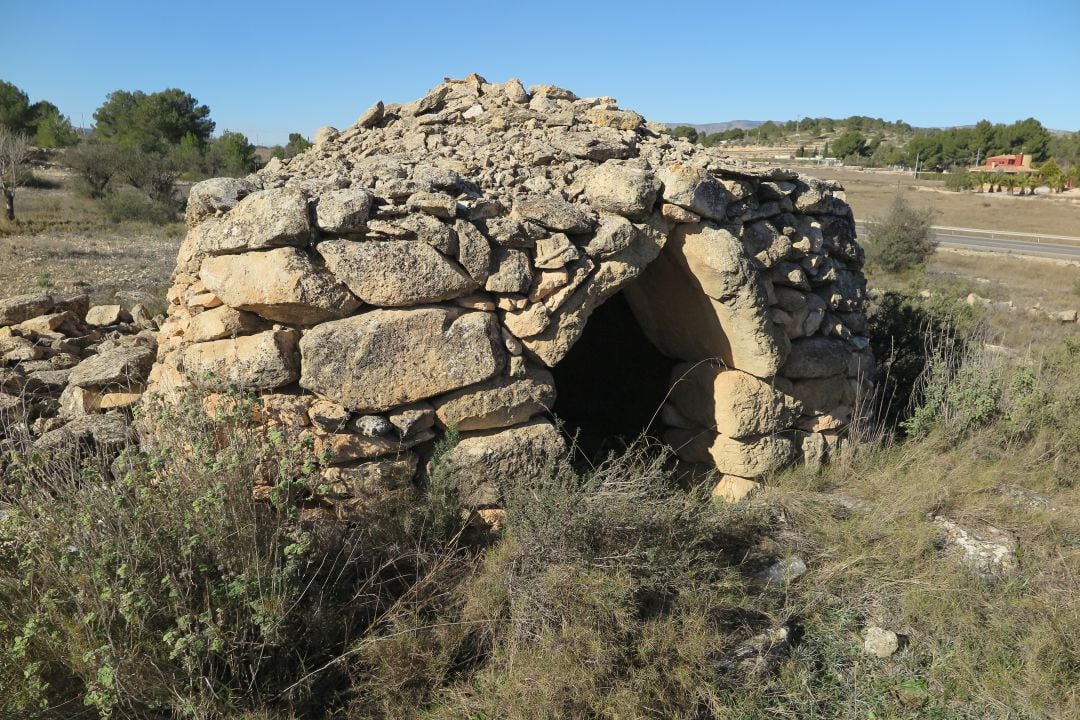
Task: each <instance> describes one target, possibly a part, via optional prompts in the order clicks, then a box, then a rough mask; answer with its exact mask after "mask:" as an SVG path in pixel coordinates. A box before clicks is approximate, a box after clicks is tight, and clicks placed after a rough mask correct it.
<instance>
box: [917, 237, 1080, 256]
mask: <svg viewBox="0 0 1080 720" xmlns="http://www.w3.org/2000/svg"><path fill="white" fill-rule="evenodd" d="M937 241H938V243H939V244H940V245H942V246H943V247H952V248H969V249H971V250H983V251H990V252H1004V253H1014V254H1017V255H1036V256H1039V257H1051V258H1060V259H1064V260H1080V246H1078V245H1054V244H1053V243H1035V242H1027V241H1023V240H1002V239H997V238H995V239H990V238H980V237H957V236H955V235H940V234H939V235H938V236H937Z"/></svg>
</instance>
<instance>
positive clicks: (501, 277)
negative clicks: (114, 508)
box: [484, 247, 533, 294]
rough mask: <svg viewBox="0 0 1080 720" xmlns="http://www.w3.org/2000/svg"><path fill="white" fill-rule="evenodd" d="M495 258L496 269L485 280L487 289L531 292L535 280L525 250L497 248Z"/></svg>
mask: <svg viewBox="0 0 1080 720" xmlns="http://www.w3.org/2000/svg"><path fill="white" fill-rule="evenodd" d="M493 259H494V271H493V272H492V273H491V275H489V276H488V279H487V280H486V281H485V282H484V289H485V290H487V291H488V292H497V293H519V294H524V293H527V292H529V287H530V286H531V285H532V280H533V268H532V264H531V263H530V262H529V256H528V254H526V253H525V251H523V250H517V249H514V248H502V247H500V248H495V252H494V254H493Z"/></svg>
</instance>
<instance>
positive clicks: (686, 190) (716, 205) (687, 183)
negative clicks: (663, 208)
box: [660, 163, 734, 221]
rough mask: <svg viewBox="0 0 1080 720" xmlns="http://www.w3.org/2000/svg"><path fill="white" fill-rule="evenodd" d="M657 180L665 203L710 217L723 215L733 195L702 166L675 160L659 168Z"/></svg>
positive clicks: (717, 217) (712, 218)
mask: <svg viewBox="0 0 1080 720" xmlns="http://www.w3.org/2000/svg"><path fill="white" fill-rule="evenodd" d="M660 181H661V182H662V183H663V184H664V200H666V201H667V202H669V203H672V204H673V205H678V206H679V207H682V208H686V209H687V210H689V211H691V212H693V213H697V214H698V215H701V216H702V217H706V218H709V219H711V220H720V221H723V220H725V219H726V218H727V205H728V203H729V202H731V201H732V200H734V197H732V195H731V193H730V192H728V189H727V188H726V187H724V185H723V183H721V182H720V181H719V180H717V179H716V178H715V177H713V176H712V175H710V174H709V172H708V171H707V170H705V168H702V167H698V166H695V165H684V164H682V163H675V164H674V165H671V166H670V167H668V168H665V169H664V170H663V171H661V173H660Z"/></svg>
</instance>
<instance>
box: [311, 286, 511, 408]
mask: <svg viewBox="0 0 1080 720" xmlns="http://www.w3.org/2000/svg"><path fill="white" fill-rule="evenodd" d="M300 352H301V355H302V357H303V363H302V375H301V378H300V385H301V386H302V387H304V388H307V389H308V390H311V391H313V392H316V393H318V394H319V395H322V396H323V397H326V398H329V399H331V400H334V401H335V402H338V403H340V404H341V405H343V406H345V407H347V408H349V409H351V410H355V411H358V412H362V413H364V412H381V411H383V410H388V409H390V408H393V407H395V406H398V405H403V404H405V403H410V402H413V401H415V400H422V399H424V398H429V397H434V396H436V395H442V394H443V393H447V392H450V391H451V390H457V389H458V388H462V387H465V386H466V385H472V384H473V383H478V382H482V381H484V380H487V379H488V378H489V377H491V376H492V375H494V374H495V373H497V372H499V371H500V370H502V368H503V366H504V364H505V362H506V357H505V352H504V351H503V350H502V349H501V347H500V334H499V330H498V327H497V322H496V320H495V316H494V315H492V314H491V313H484V312H463V311H461V310H459V309H457V308H442V307H425V308H417V309H413V310H372V311H370V312H365V313H362V314H360V315H356V316H353V317H350V318H346V319H344V320H336V321H333V322H328V323H323V324H322V325H318V326H316V327H315V328H313V329H311V330H309V331H308V332H307V333H305V334H304V338H303V340H301V341H300Z"/></svg>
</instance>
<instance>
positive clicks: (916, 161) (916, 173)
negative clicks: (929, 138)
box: [912, 150, 922, 180]
mask: <svg viewBox="0 0 1080 720" xmlns="http://www.w3.org/2000/svg"><path fill="white" fill-rule="evenodd" d="M921 157H922V150H920V151H919V152H917V153H915V174H914V175H912V179H914V180H918V179H919V158H921Z"/></svg>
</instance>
